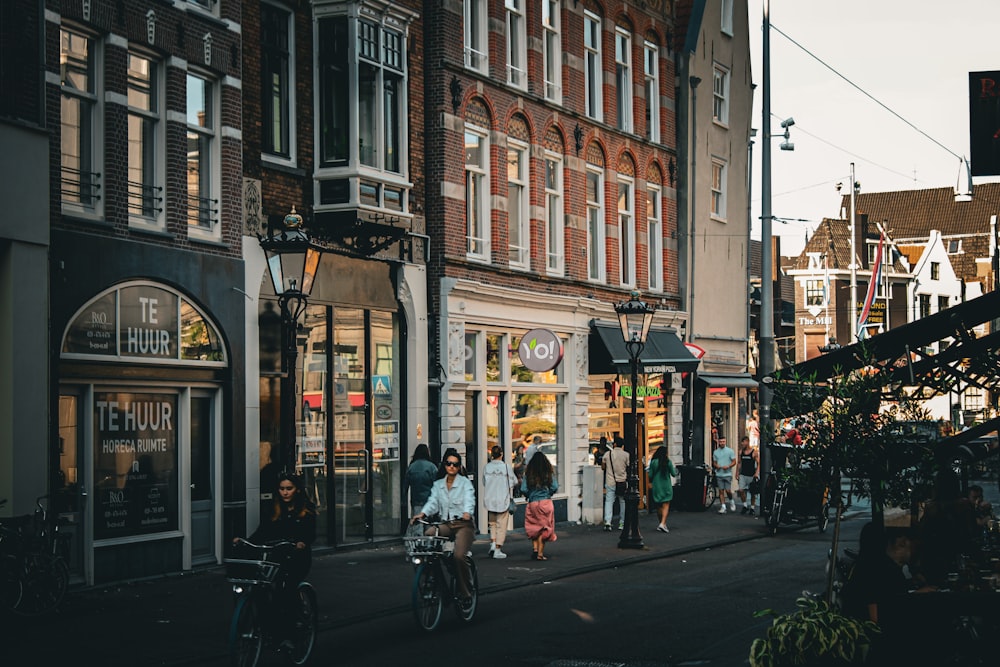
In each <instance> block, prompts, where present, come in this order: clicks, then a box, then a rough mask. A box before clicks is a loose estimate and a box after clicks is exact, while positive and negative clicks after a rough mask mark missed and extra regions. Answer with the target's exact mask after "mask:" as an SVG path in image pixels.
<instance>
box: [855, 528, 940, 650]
mask: <svg viewBox="0 0 1000 667" xmlns="http://www.w3.org/2000/svg"><path fill="white" fill-rule="evenodd" d="M914 546H915V539H914V536H913V534H912V532H911V531H910V530H909V529H907V528H899V527H882V526H877V525H875V524H873V523H871V522H869V523H867V524H865V525H864V527H863V528H862V529H861V535H860V538H859V553H858V560H857V561H855V563H854V567H853V568H852V569H851V573H850V575H849V577H848V580H847V583H846V584H845V586H844V592H843V600H844V603H843V612H844V614H845V615H847V616H851V617H853V618H856V619H858V620H861V621H871V622H872V623H875V624H877V625H878V626H879V629H880V630H881V633H880V635H879V636H878V638H877V639H876V641H875V642H874V644H873V646H872V650H871V653H870V655H869V658H868V663H867V664H876V665H882V664H898V663H900V662H902V663H904V664H924V663H922V662H920V656H921V654H922V649H921V648H920V647H919V645H917V644H916V643H914V642H913V637H914V636H915V635H914V634H913V632H914V628H916V627H927V626H926V625H925V621H926V620H927V619H922V618H919V617H917V616H915V615H914V614H912V613H911V611H910V610H911V606H912V605H911V604H910V602H911V599H910V598H909V597H908V595H909V593H910V592H911V591H912V590H916V591H918V592H926V591H930V590H933V588H931V587H926V586H921V587H919V588H916V589H915V586H916V584H915V582H914V581H913V580H912V579H911V578H910V577H908V576H907V572H906V569H905V567H906V566H907V565H908V564H909V562H910V559H911V557H912V556H913V550H914ZM928 630H930V629H928ZM914 661H916V662H914Z"/></svg>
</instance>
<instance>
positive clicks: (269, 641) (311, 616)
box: [223, 539, 319, 667]
mask: <svg viewBox="0 0 1000 667" xmlns="http://www.w3.org/2000/svg"><path fill="white" fill-rule="evenodd" d="M240 544H243V545H245V546H246V547H249V548H252V549H256V550H257V551H258V554H259V558H256V559H244V558H226V559H224V560H223V562H224V563H225V565H226V579H227V580H228V581H229V583H231V584H232V585H233V594H234V596H235V606H234V609H233V617H232V620H231V621H230V624H229V637H228V639H229V664H230V665H232V666H233V667H254V666H255V665H256V664H257V661H258V660H260V655H261V652H262V651H263V649H264V647H267V648H274V649H276V650H278V651H279V652H283V653H286V654H287V657H288V659H289V661H290V662H291V663H292V664H295V665H304V664H305V663H306V662H307V661H308V660H309V656H310V655H311V654H312V650H313V646H314V645H315V643H316V626H317V623H318V617H319V612H318V609H317V604H316V591H315V590H314V589H313V587H312V585H311V584H310V583H309V582H307V581H301V582H299V583H298V585H297V587H296V591H295V600H296V603H297V605H298V608H297V609H294V610H289V609H285V608H284V607H285V605H283V604H280V601H279V599H278V595H277V593H278V589H279V583H278V580H279V575H280V573H281V569H282V565H281V563H280V562H277V561H276V560H272V558H274V557H275V556H278V555H279V554H277V553H275V552H278V551H281V550H287V549H289V548H291V549H294V548H295V545H294V543H292V542H288V541H280V542H275V543H271V544H264V545H261V544H253V543H252V542H248V541H247V540H244V539H241V540H240ZM282 613H291V614H293V619H292V624H291V628H290V630H291V631H290V632H288V631H286V632H282V630H281V628H280V624H279V621H281V620H282V619H281V618H280V616H279V614H282Z"/></svg>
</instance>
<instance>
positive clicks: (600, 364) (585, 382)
mask: <svg viewBox="0 0 1000 667" xmlns="http://www.w3.org/2000/svg"><path fill="white" fill-rule="evenodd" d="M679 318H680V315H679V314H677V313H672V312H667V311H660V312H658V313H657V320H656V322H657V324H656V325H654V330H655V331H656V336H655V338H656V342H651V343H650V344H649V345H648V351H649V355H650V356H647V354H646V353H645V352H644V353H643V356H642V359H644V360H645V361H646V363H647V365H648V367H647V369H646V371H647V372H645V373H643V374H641V375H640V386H639V387H638V389H637V390H636V391H635V392H633V391H632V388H631V387H630V386H629V380H628V377H629V370H628V369H629V361H628V355H627V353H624V350H625V346H624V342H623V341H622V338H621V330H620V328H619V327H618V326H617V324H616V323H615V322H616V318H615V314H614V311H613V310H612V309H611V307H610V305H608V304H606V303H601V302H598V301H594V300H590V299H580V298H574V297H568V296H556V295H552V294H545V295H544V296H541V295H532V294H528V293H524V292H516V291H514V290H508V289H504V288H502V287H497V286H488V285H481V284H478V283H472V282H466V281H454V283H452V284H450V285H449V286H448V291H447V293H446V294H444V295H443V296H442V319H443V321H442V324H441V330H442V331H443V332H447V334H448V335H447V336H445V337H442V350H441V352H440V355H441V358H443V359H447V360H448V364H447V368H444V369H442V371H444V372H443V373H442V377H443V378H444V381H443V383H442V396H443V399H442V405H441V409H440V412H441V415H440V433H441V445H440V447H441V451H442V452H443V451H444V450H445V449H446V448H448V447H454V448H456V449H457V450H458V452H459V454H461V455H462V457H463V459H464V460H465V464H466V468H467V472H468V474H469V475H470V477H471V478H472V480H473V484H474V486H475V487H476V495H477V498H479V499H480V509H479V513H478V517H477V519H478V528H479V530H480V532H486V530H487V525H486V523H487V522H486V512H485V510H484V509H483V508H482V504H481V498H482V495H483V491H482V486H481V483H480V478H481V477H482V470H483V467H484V466H485V465H486V463H487V462H488V461H489V460H490V459H489V451H490V449H491V448H492V447H493V445H496V444H499V445H500V446H501V447H502V449H503V451H504V460H505V461H507V462H509V463H511V462H516V457H517V455H518V453H519V451H525V450H526V449H527V447H528V446H530V445H533V444H534V445H537V446H538V447H539V448H540V451H541V452H542V453H543V454H544V455H546V456H547V457H549V460H550V461H551V462H552V464H553V467H554V468H555V473H556V479H557V480H558V482H559V492H558V493H557V494H556V496H555V498H554V499H553V500H554V504H555V510H556V520H557V521H567V520H568V521H580V520H585V519H586V517H587V516H589V514H588V511H587V510H588V509H590V508H584V507H582V505H581V500H580V499H581V497H587V496H586V495H585V494H586V493H587V488H588V487H587V486H586V484H587V483H585V478H586V479H588V480H590V481H591V482H592V481H593V480H594V479H595V478H594V477H591V476H588V475H586V473H585V469H586V468H587V467H591V466H593V463H594V456H593V454H594V452H593V448H594V447H596V446H597V445H598V442H599V439H600V436H601V435H605V436H607V437H609V438H612V437H614V436H615V435H619V436H621V435H624V434H625V433H627V432H628V431H627V429H629V428H631V425H632V424H633V422H632V416H631V402H630V401H631V396H632V395H633V393H634V394H635V395H636V396H637V398H638V400H639V403H638V404H637V406H636V408H637V420H638V422H639V425H640V453H641V455H642V456H643V458H644V460H645V457H646V454H647V453H651V452H652V451H653V449H655V448H656V447H658V446H660V445H661V444H665V445H666V446H668V449H669V451H670V455H671V456H672V457H677V458H676V459H675V460H677V461H678V462H679V461H680V446H681V423H682V417H683V415H682V406H683V400H682V399H683V392H682V389H681V387H680V384H679V377H680V372H682V371H683V370H685V369H687V368H694V367H695V366H696V365H697V360H696V359H694V358H693V357H692V356H691V355H690V353H688V352H687V351H686V350H685V349H684V346H683V344H682V343H681V342H680V340H679V339H678V337H677V335H676V333H675V332H674V330H673V329H672V328H670V326H669V324H668V323H669V322H671V321H672V320H675V319H676V320H679ZM533 329H542V330H546V331H548V332H551V333H552V334H554V336H555V338H556V339H558V341H559V342H560V343H561V346H562V360H561V362H560V363H559V364H558V365H556V366H555V368H553V369H552V370H549V371H544V372H539V371H533V370H530V369H529V368H528V366H529V364H526V363H525V359H522V357H521V349H520V347H521V346H520V343H521V338H522V337H523V336H524V335H525V334H526V333H527V332H529V331H531V330H533ZM602 333H603V334H604V336H602V335H601V334H602ZM612 333H614V336H612V335H611V334H612ZM615 336H616V337H615ZM605 338H606V339H607V340H605ZM674 343H676V345H675V344H674ZM661 344H662V345H663V348H661V347H660V345H661ZM620 353H621V354H620ZM591 473H593V471H591ZM588 483H589V482H588ZM593 502H599V501H593ZM518 503H519V505H520V501H518ZM521 525H523V509H520V507H519V510H518V512H517V515H516V517H515V519H514V526H515V527H520V526H521Z"/></svg>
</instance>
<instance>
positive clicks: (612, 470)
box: [601, 437, 630, 530]
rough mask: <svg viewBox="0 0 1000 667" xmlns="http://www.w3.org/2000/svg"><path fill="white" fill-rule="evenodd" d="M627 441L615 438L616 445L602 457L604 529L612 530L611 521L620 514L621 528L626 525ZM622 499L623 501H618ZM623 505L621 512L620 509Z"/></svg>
mask: <svg viewBox="0 0 1000 667" xmlns="http://www.w3.org/2000/svg"><path fill="white" fill-rule="evenodd" d="M624 447H625V441H624V440H622V439H621V438H618V437H616V438H615V446H614V448H613V449H609V450H608V452H607V454H605V455H604V457H603V458H602V459H601V467H602V468H604V530H611V522H612V519H613V518H614V515H615V514H618V528H619V530H620V529H622V528H624V527H625V512H624V509H625V481H626V480H627V479H628V464H629V461H630V458H629V454H628V452H626V451H625V449H624ZM619 500H621V503H619V502H618V501H619ZM619 507H621V510H622V511H621V512H620V513H619V511H618V509H619Z"/></svg>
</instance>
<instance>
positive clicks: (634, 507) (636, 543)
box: [618, 488, 646, 549]
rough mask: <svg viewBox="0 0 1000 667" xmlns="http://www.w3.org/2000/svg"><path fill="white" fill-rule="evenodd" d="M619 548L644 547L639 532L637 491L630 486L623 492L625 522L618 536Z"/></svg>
mask: <svg viewBox="0 0 1000 667" xmlns="http://www.w3.org/2000/svg"><path fill="white" fill-rule="evenodd" d="M618 548H619V549H645V548H646V545H645V544H643V542H642V535H640V534H639V492H638V491H637V490H636V489H632V488H630V489H629V490H627V491H626V492H625V523H624V527H623V528H622V534H621V536H619V538H618Z"/></svg>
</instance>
